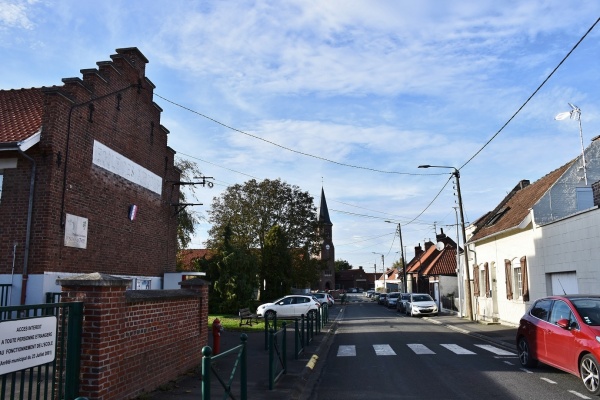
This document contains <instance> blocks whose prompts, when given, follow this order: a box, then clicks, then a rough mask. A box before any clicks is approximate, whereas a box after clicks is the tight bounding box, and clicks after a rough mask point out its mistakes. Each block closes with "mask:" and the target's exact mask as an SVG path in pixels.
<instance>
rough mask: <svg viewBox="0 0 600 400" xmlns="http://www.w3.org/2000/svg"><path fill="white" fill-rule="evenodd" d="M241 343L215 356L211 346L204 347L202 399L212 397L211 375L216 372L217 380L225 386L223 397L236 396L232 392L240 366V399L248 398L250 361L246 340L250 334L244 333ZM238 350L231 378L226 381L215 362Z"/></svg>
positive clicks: (207, 399) (208, 399) (206, 399)
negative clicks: (248, 359)
mask: <svg viewBox="0 0 600 400" xmlns="http://www.w3.org/2000/svg"><path fill="white" fill-rule="evenodd" d="M240 340H241V344H239V345H238V346H236V347H233V348H231V349H229V350H227V351H224V352H222V353H220V354H217V355H215V356H213V355H212V349H211V348H210V347H209V346H205V347H204V348H203V349H202V400H210V399H211V376H212V375H213V374H214V376H215V378H216V379H217V381H218V382H219V383H220V384H221V387H222V388H223V390H224V392H223V399H228V398H232V399H235V398H236V397H235V396H234V395H233V393H232V388H233V383H234V378H235V373H236V371H237V368H238V367H239V368H240V399H241V400H247V398H248V366H247V364H248V361H247V355H246V342H247V340H248V336H247V335H246V334H245V333H242V335H241V336H240ZM236 352H237V357H236V358H235V361H234V363H233V369H232V371H231V374H230V375H229V379H228V380H227V381H225V379H224V378H223V377H221V376H220V375H219V374H218V371H217V369H216V368H215V363H216V362H217V361H218V360H220V359H223V358H225V357H228V356H230V355H231V354H235V353H236Z"/></svg>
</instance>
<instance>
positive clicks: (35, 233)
mask: <svg viewBox="0 0 600 400" xmlns="http://www.w3.org/2000/svg"><path fill="white" fill-rule="evenodd" d="M147 62H148V60H146V59H145V57H144V56H143V55H142V53H141V52H139V50H137V49H135V48H129V49H118V50H117V54H114V55H112V56H111V61H104V62H98V63H97V64H98V68H97V69H84V70H81V73H82V78H67V79H63V82H64V85H63V86H54V87H49V88H43V89H31V90H37V91H41V92H42V93H43V95H42V96H41V97H40V98H41V99H43V101H42V102H41V103H40V107H43V114H42V133H41V137H40V142H39V143H38V144H36V145H35V146H33V147H32V148H30V149H29V150H27V153H26V154H27V155H28V156H29V157H32V158H33V159H34V160H35V162H36V176H35V190H34V198H33V199H34V203H33V218H32V221H33V224H32V227H31V247H30V250H29V258H28V271H27V272H28V273H29V274H43V273H44V272H45V271H54V272H74V273H91V272H94V271H102V272H104V273H109V274H122V275H145V276H162V274H163V273H165V272H174V271H175V266H176V237H177V233H176V232H177V218H176V216H175V215H174V207H173V206H171V203H176V202H177V200H178V196H179V187H178V186H177V185H173V184H172V183H173V182H176V181H179V178H180V176H179V175H180V174H179V171H178V170H177V169H176V168H175V167H174V156H175V152H174V151H173V150H172V149H171V148H169V147H168V145H167V138H168V133H169V132H168V130H167V129H166V128H164V127H163V126H162V125H161V124H160V116H161V112H162V110H161V108H160V107H159V106H158V105H157V104H155V103H154V102H153V90H154V85H153V84H152V82H151V81H150V80H149V79H147V78H146V77H145V66H146V63H147ZM91 105H92V106H93V109H91V108H90V106H91ZM95 141H98V142H100V143H102V144H103V145H105V146H108V147H109V148H110V149H111V150H112V151H114V152H117V153H119V154H120V155H122V156H123V157H125V158H127V159H128V160H130V161H132V162H134V163H136V164H138V165H139V166H141V167H143V168H145V169H147V170H149V171H150V172H152V173H153V174H156V175H158V176H159V177H160V178H161V181H162V186H161V193H160V194H158V193H154V192H153V191H151V190H148V189H146V188H144V187H143V186H140V185H137V184H135V183H132V182H131V181H130V180H127V179H125V178H123V177H121V176H119V175H117V174H115V173H112V172H109V171H107V170H106V169H104V168H102V167H99V166H98V165H95V164H94V163H93V162H92V155H93V146H94V142H95ZM4 153H6V154H3V155H2V156H3V157H5V156H6V157H8V156H10V157H19V160H18V166H17V168H16V169H6V170H5V175H4V191H3V199H2V202H1V203H0V273H4V274H6V273H11V271H12V261H13V254H12V253H13V244H14V243H18V244H19V246H18V247H17V254H16V256H15V273H21V272H22V271H23V269H24V268H23V267H24V260H25V254H24V250H25V246H24V244H25V241H26V234H25V233H26V221H27V205H28V201H29V194H30V190H29V188H30V186H29V183H30V181H29V177H30V176H31V163H30V162H29V161H27V160H26V159H25V158H23V157H21V156H19V155H18V154H13V153H10V154H8V153H7V152H4ZM131 204H135V205H137V206H138V214H137V218H136V219H135V220H134V221H130V220H129V219H128V211H129V206H130V205H131ZM66 214H72V215H76V216H79V217H83V218H87V219H88V222H89V229H88V237H87V248H86V249H79V248H73V247H66V246H64V235H65V215H66Z"/></svg>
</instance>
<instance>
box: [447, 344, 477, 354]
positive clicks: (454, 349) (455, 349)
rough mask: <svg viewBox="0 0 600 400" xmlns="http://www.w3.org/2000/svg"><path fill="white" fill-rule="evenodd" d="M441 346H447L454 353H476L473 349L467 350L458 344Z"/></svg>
mask: <svg viewBox="0 0 600 400" xmlns="http://www.w3.org/2000/svg"><path fill="white" fill-rule="evenodd" d="M440 346H442V347H445V348H447V349H448V350H450V351H451V352H453V353H454V354H475V353H473V352H472V351H471V350H467V349H465V348H464V347H460V346H459V345H457V344H440Z"/></svg>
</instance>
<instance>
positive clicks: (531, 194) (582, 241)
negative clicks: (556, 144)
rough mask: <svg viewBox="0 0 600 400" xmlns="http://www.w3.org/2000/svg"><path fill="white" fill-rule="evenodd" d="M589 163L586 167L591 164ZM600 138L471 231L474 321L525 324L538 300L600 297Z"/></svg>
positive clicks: (520, 187)
mask: <svg viewBox="0 0 600 400" xmlns="http://www.w3.org/2000/svg"><path fill="white" fill-rule="evenodd" d="M584 160H585V165H583V163H584ZM599 180H600V139H599V137H596V138H594V139H592V141H591V144H590V145H589V146H588V147H587V148H586V149H585V150H584V153H583V154H582V155H580V156H579V157H577V158H575V159H573V160H571V161H569V162H568V163H566V164H565V165H563V166H561V167H558V168H557V169H555V170H554V171H551V172H549V173H548V174H547V175H545V176H543V177H542V178H540V179H539V180H538V181H536V182H534V183H530V181H528V180H522V181H520V182H519V183H518V184H517V185H516V186H515V187H514V189H513V190H511V191H510V193H509V194H508V195H507V196H506V197H505V198H504V199H502V201H501V202H500V203H499V204H498V205H497V206H496V207H495V208H494V209H493V210H492V211H491V212H489V213H487V214H486V215H484V216H483V217H481V218H480V219H479V220H477V221H476V222H475V223H474V224H472V225H471V226H470V227H469V238H468V240H467V244H468V251H469V265H470V268H472V275H471V277H472V285H473V286H472V293H473V315H474V317H475V318H476V319H478V320H484V321H491V322H506V323H511V324H518V322H519V319H520V317H521V316H522V315H523V313H524V312H525V311H526V310H527V308H528V306H529V304H530V303H531V302H532V301H534V300H535V299H537V298H539V297H543V296H547V295H552V294H600V278H599V277H598V265H600V249H598V245H597V244H598V241H599V240H600V210H599V209H598V204H599V203H600V191H599V190H598V189H599V188H600V185H599V184H598V183H597V182H598V181H599Z"/></svg>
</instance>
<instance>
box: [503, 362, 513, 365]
mask: <svg viewBox="0 0 600 400" xmlns="http://www.w3.org/2000/svg"><path fill="white" fill-rule="evenodd" d="M504 364H508V365H515V364H513V363H511V362H510V361H504Z"/></svg>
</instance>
